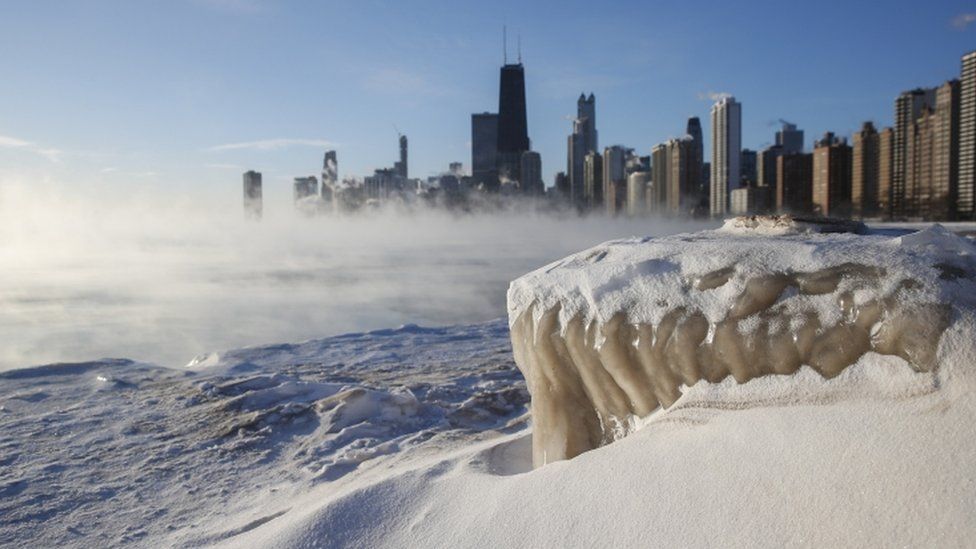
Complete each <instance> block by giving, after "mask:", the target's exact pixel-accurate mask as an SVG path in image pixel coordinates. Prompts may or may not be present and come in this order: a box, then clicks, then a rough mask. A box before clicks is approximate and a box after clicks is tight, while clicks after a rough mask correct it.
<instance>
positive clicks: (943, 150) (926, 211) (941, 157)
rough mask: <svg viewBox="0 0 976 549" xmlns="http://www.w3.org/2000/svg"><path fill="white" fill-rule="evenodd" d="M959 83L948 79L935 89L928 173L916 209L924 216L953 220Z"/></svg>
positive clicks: (956, 212) (955, 198)
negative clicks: (930, 163) (925, 186)
mask: <svg viewBox="0 0 976 549" xmlns="http://www.w3.org/2000/svg"><path fill="white" fill-rule="evenodd" d="M960 103H961V101H960V84H959V81H958V80H950V81H948V82H946V83H945V84H943V85H941V86H939V88H938V89H936V92H935V111H934V113H933V123H932V175H931V178H930V179H929V181H930V185H929V188H928V189H926V190H927V192H926V193H925V197H924V198H925V200H924V202H923V203H922V211H921V212H920V213H921V215H922V216H923V217H925V218H926V219H935V220H954V219H956V218H957V216H958V199H959V129H960V112H961V109H960V107H961V105H960Z"/></svg>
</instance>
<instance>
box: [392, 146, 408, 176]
mask: <svg viewBox="0 0 976 549" xmlns="http://www.w3.org/2000/svg"><path fill="white" fill-rule="evenodd" d="M393 169H394V170H395V171H396V173H397V175H399V176H400V177H402V178H404V179H406V178H407V136H405V135H401V136H400V160H399V162H396V163H395V164H393Z"/></svg>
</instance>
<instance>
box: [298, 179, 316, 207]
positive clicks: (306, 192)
mask: <svg viewBox="0 0 976 549" xmlns="http://www.w3.org/2000/svg"><path fill="white" fill-rule="evenodd" d="M317 194H319V180H318V179H316V178H315V176H314V175H310V176H308V177H296V178H295V185H294V193H293V197H294V199H295V204H296V205H297V204H298V203H299V202H300V201H301V200H302V199H303V198H308V197H310V196H315V195H317Z"/></svg>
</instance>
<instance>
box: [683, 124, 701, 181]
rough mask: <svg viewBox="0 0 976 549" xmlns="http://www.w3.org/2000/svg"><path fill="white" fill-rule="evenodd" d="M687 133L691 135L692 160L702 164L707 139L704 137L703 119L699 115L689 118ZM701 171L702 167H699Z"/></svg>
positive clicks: (699, 164)
mask: <svg viewBox="0 0 976 549" xmlns="http://www.w3.org/2000/svg"><path fill="white" fill-rule="evenodd" d="M685 133H687V134H688V137H691V158H692V161H693V162H695V163H697V164H698V166H701V165H702V164H703V163H704V162H705V141H704V139H703V138H702V126H701V120H699V119H698V117H697V116H692V117H691V118H689V119H688V123H687V125H686V126H685ZM699 172H701V168H699Z"/></svg>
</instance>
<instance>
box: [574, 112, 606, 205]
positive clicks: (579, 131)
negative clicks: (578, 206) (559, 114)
mask: <svg viewBox="0 0 976 549" xmlns="http://www.w3.org/2000/svg"><path fill="white" fill-rule="evenodd" d="M597 150H599V149H598V143H597V130H596V98H595V97H594V96H593V94H592V93H591V94H590V96H589V97H586V96H585V95H584V94H580V96H579V99H578V100H577V101H576V118H575V119H574V120H573V133H572V134H571V135H570V136H569V137H568V138H567V144H566V156H567V158H566V175H567V176H568V177H569V185H570V193H569V197H570V199H571V200H572V201H573V202H581V201H583V195H584V193H583V160H584V158H585V157H586V153H589V152H595V151H597Z"/></svg>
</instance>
